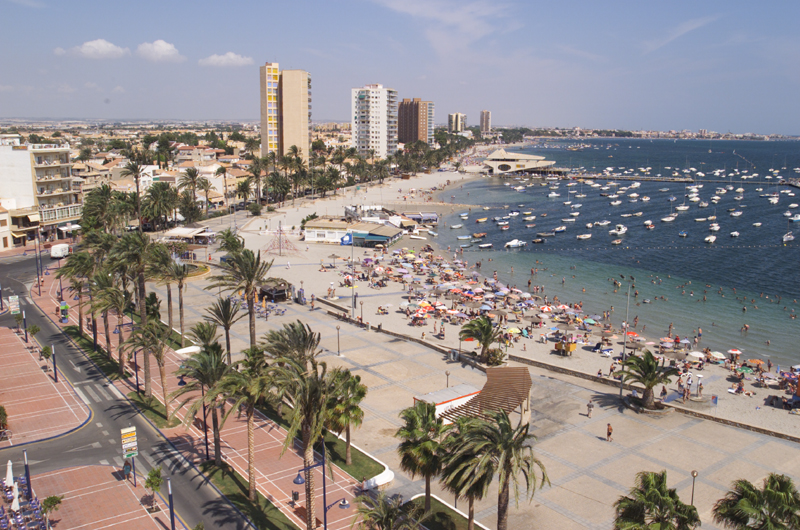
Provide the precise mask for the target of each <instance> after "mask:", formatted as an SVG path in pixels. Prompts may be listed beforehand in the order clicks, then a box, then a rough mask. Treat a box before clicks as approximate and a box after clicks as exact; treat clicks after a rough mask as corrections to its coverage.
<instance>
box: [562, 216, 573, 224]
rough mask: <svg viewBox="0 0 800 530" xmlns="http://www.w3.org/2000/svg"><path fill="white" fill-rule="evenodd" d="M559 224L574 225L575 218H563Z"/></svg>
mask: <svg viewBox="0 0 800 530" xmlns="http://www.w3.org/2000/svg"><path fill="white" fill-rule="evenodd" d="M561 222H562V223H574V222H575V218H573V217H565V218H564V219H562V220H561Z"/></svg>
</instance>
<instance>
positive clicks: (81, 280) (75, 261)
mask: <svg viewBox="0 0 800 530" xmlns="http://www.w3.org/2000/svg"><path fill="white" fill-rule="evenodd" d="M92 270H94V260H93V259H92V256H91V254H89V253H88V252H86V251H83V252H76V253H74V254H70V255H69V256H67V259H66V260H64V265H62V266H61V268H60V269H58V272H57V273H56V278H63V279H66V280H68V281H69V284H70V286H69V290H70V292H73V293H76V294H77V295H78V334H79V335H80V336H83V295H84V293H85V292H86V286H87V283H88V280H87V278H88V277H89V276H90V275H91V274H92Z"/></svg>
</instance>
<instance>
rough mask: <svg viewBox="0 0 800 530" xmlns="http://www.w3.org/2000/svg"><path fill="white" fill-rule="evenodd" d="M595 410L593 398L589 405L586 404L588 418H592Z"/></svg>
mask: <svg viewBox="0 0 800 530" xmlns="http://www.w3.org/2000/svg"><path fill="white" fill-rule="evenodd" d="M593 410H594V403H592V400H591V398H589V403H587V404H586V417H587V418H591V417H592V411H593Z"/></svg>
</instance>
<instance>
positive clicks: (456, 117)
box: [447, 112, 467, 134]
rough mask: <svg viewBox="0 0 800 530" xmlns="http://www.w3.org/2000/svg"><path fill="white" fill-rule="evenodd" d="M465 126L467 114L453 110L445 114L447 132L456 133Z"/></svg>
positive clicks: (461, 130)
mask: <svg viewBox="0 0 800 530" xmlns="http://www.w3.org/2000/svg"><path fill="white" fill-rule="evenodd" d="M466 128H467V115H466V114H461V113H460V112H455V113H453V114H448V115H447V132H449V133H450V134H458V133H460V132H464V129H466Z"/></svg>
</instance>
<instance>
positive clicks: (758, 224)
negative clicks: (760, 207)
mask: <svg viewBox="0 0 800 530" xmlns="http://www.w3.org/2000/svg"><path fill="white" fill-rule="evenodd" d="M753 226H761V223H753Z"/></svg>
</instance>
